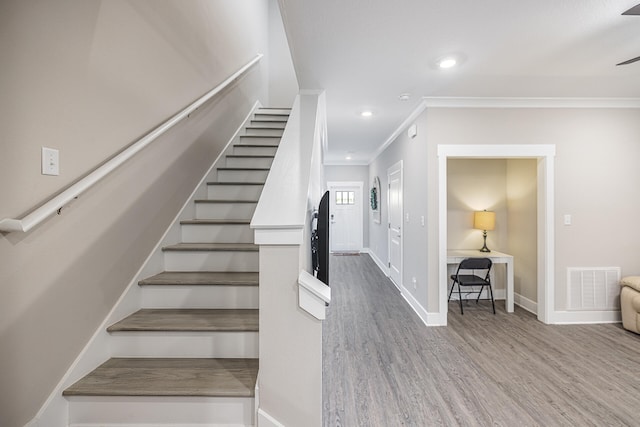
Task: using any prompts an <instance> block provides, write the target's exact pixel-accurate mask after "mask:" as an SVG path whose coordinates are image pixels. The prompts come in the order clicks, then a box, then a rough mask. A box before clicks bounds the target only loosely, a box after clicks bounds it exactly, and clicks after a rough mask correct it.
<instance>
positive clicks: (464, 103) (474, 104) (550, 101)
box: [422, 96, 640, 108]
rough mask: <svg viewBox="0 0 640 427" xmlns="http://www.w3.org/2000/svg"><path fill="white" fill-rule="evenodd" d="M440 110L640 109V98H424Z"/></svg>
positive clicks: (426, 102)
mask: <svg viewBox="0 0 640 427" xmlns="http://www.w3.org/2000/svg"><path fill="white" fill-rule="evenodd" d="M422 100H423V101H424V102H425V104H426V106H427V107H429V108H431V107H438V108H640V98H518V97H513V98H506V97H504V98H492V97H485V98H463V97H432V96H425V97H423V98H422Z"/></svg>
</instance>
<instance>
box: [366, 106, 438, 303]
mask: <svg viewBox="0 0 640 427" xmlns="http://www.w3.org/2000/svg"><path fill="white" fill-rule="evenodd" d="M426 118H427V117H426V114H424V113H423V114H421V115H420V116H419V117H418V118H417V119H416V121H415V122H412V123H410V124H409V125H411V124H414V123H415V124H416V125H417V129H418V135H417V136H416V137H415V138H413V139H410V138H409V137H408V136H407V133H406V132H401V134H400V136H399V137H398V138H397V139H396V140H395V141H394V142H393V143H392V144H391V145H389V147H388V148H387V149H386V150H384V151H383V152H382V153H381V154H380V155H379V156H378V157H377V158H376V159H374V160H373V161H372V162H371V164H370V165H369V181H368V182H369V185H372V183H373V179H374V177H376V176H378V177H379V178H380V187H381V191H380V193H381V194H380V195H379V200H380V208H381V211H380V223H379V224H377V223H375V222H374V221H370V222H369V248H370V249H371V252H372V255H373V256H374V257H376V258H378V260H379V261H381V262H382V263H383V264H384V265H386V264H387V262H388V258H389V257H388V235H387V230H388V224H389V219H388V208H389V206H388V201H387V196H388V189H389V182H388V179H387V171H388V169H389V168H390V167H391V166H392V165H393V164H395V163H397V162H398V161H400V160H402V161H403V174H404V178H403V184H404V193H403V204H404V213H405V218H404V219H405V220H404V222H403V228H404V231H403V233H402V238H403V254H404V262H403V270H404V271H403V273H404V274H403V283H402V286H404V287H405V289H406V290H407V291H408V292H409V293H410V294H411V297H412V298H413V299H415V300H416V301H417V302H418V303H419V304H421V305H422V306H423V307H426V305H425V304H426V303H427V263H426V261H427V221H428V220H429V219H428V216H427V193H426V184H427V180H428V173H427V172H428V170H427V143H426V142H427V141H426V135H427V126H428V123H427V120H426ZM407 214H408V215H409V220H408V221H407V220H406V215H407ZM423 216H424V217H425V225H424V226H422V225H421V217H423ZM413 277H415V278H416V283H417V286H416V289H414V287H413V283H412V278H413Z"/></svg>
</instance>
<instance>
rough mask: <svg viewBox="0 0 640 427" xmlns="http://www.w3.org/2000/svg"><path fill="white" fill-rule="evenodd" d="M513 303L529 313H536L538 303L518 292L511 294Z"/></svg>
mask: <svg viewBox="0 0 640 427" xmlns="http://www.w3.org/2000/svg"><path fill="white" fill-rule="evenodd" d="M513 303H514V304H516V305H517V306H519V307H521V308H524V309H525V310H527V311H528V312H529V313H533V314H536V315H537V314H538V303H537V302H536V301H533V300H531V299H529V298H527V297H524V296H522V295H520V294H516V293H514V294H513Z"/></svg>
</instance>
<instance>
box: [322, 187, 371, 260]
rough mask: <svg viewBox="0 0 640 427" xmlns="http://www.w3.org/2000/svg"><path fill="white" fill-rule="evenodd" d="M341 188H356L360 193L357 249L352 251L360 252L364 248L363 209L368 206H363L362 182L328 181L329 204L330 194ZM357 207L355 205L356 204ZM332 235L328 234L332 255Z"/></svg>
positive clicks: (364, 197)
mask: <svg viewBox="0 0 640 427" xmlns="http://www.w3.org/2000/svg"><path fill="white" fill-rule="evenodd" d="M341 187H358V189H359V191H360V198H359V204H360V215H358V223H359V224H360V239H359V241H358V242H357V243H358V247H357V248H355V249H353V250H354V251H358V252H360V251H362V248H363V247H364V220H363V219H362V218H363V216H364V213H365V209H367V207H368V204H365V203H364V201H365V200H366V196H365V194H364V182H362V181H329V182H327V190H329V197H331V200H329V204H331V201H332V200H333V196H332V195H331V192H332V191H333V189H334V188H341ZM356 206H357V204H356ZM332 234H333V233H331V232H330V233H329V240H330V241H329V249H330V252H332V253H333V251H331V235H332Z"/></svg>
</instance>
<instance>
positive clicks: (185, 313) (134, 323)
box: [107, 308, 258, 332]
mask: <svg viewBox="0 0 640 427" xmlns="http://www.w3.org/2000/svg"><path fill="white" fill-rule="evenodd" d="M163 331H164V332H256V331H258V310H256V309H186V308H178V309H177V308H143V309H141V310H138V311H136V312H135V313H133V314H131V315H130V316H127V317H125V318H124V319H122V320H120V321H119V322H116V323H114V324H113V325H111V326H109V327H108V328H107V332H163Z"/></svg>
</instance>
